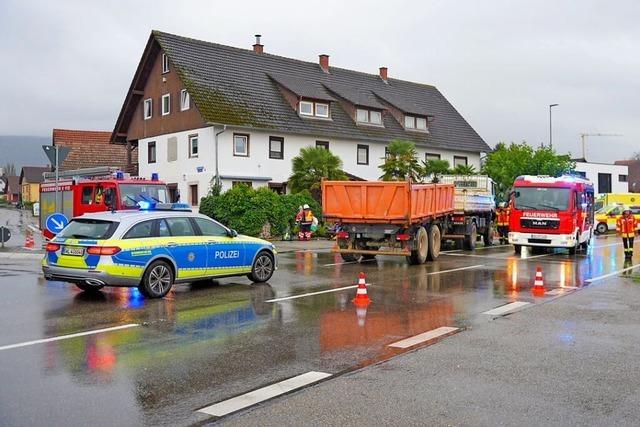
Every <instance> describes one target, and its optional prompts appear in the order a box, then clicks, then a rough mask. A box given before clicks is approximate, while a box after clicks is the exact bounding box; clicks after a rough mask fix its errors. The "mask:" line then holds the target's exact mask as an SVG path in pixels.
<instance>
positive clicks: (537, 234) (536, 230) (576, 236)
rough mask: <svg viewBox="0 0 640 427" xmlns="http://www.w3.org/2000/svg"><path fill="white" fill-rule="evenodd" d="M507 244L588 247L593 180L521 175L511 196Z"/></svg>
mask: <svg viewBox="0 0 640 427" xmlns="http://www.w3.org/2000/svg"><path fill="white" fill-rule="evenodd" d="M510 207H511V215H510V218H509V243H511V244H513V246H514V248H515V252H516V253H520V251H521V249H522V247H523V246H543V247H549V248H567V249H569V253H570V254H575V252H576V251H577V250H578V248H580V247H581V248H582V249H585V250H586V249H587V247H588V246H589V242H590V240H591V236H592V235H593V224H594V192H593V183H592V182H591V181H589V180H587V179H584V178H581V177H575V176H570V175H563V176H561V177H558V178H552V177H549V176H530V175H524V176H519V177H518V178H516V180H515V182H514V183H513V191H512V193H511V195H510Z"/></svg>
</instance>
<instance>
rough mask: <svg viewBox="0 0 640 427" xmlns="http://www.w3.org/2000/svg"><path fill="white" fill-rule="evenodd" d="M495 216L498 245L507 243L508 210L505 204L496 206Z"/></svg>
mask: <svg viewBox="0 0 640 427" xmlns="http://www.w3.org/2000/svg"><path fill="white" fill-rule="evenodd" d="M496 216H497V218H496V225H497V226H498V235H499V236H500V244H505V243H507V242H508V241H509V208H508V207H507V204H506V203H505V202H502V203H500V204H499V205H498V209H497V211H496Z"/></svg>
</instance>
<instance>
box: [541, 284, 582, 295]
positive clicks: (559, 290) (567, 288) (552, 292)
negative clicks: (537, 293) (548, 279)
mask: <svg viewBox="0 0 640 427" xmlns="http://www.w3.org/2000/svg"><path fill="white" fill-rule="evenodd" d="M575 289H578V288H576V287H575V286H565V287H564V288H556V289H552V290H550V291H548V292H546V294H547V295H554V296H555V295H562V294H564V293H567V292H569V291H573V290H575Z"/></svg>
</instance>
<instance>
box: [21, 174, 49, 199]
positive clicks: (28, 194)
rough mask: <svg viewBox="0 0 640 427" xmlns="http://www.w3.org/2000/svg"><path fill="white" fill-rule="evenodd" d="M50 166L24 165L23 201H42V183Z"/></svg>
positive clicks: (22, 177) (22, 181)
mask: <svg viewBox="0 0 640 427" xmlns="http://www.w3.org/2000/svg"><path fill="white" fill-rule="evenodd" d="M50 170H51V168H49V167H48V166H24V167H23V168H22V171H21V172H20V196H21V198H22V202H23V203H29V202H31V203H35V202H38V201H40V184H41V183H42V182H43V181H44V176H43V174H44V173H45V172H49V171H50Z"/></svg>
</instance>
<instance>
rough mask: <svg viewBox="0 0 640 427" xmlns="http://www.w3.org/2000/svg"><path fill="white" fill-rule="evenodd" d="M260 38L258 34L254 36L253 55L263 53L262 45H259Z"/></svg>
mask: <svg viewBox="0 0 640 427" xmlns="http://www.w3.org/2000/svg"><path fill="white" fill-rule="evenodd" d="M260 37H262V36H261V35H260V34H256V44H254V45H253V51H254V52H255V53H263V52H264V45H261V44H260Z"/></svg>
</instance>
